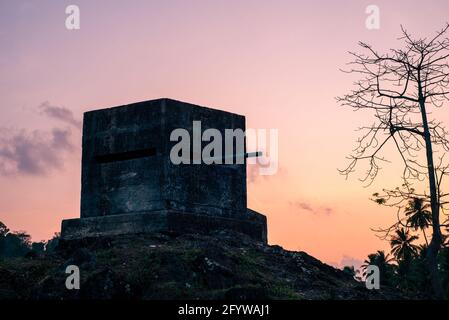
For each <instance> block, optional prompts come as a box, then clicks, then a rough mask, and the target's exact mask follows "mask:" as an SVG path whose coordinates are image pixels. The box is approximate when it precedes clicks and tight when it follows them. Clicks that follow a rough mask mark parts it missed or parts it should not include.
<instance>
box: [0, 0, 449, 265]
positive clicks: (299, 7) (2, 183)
mask: <svg viewBox="0 0 449 320" xmlns="http://www.w3.org/2000/svg"><path fill="white" fill-rule="evenodd" d="M69 4H76V5H78V6H79V8H80V10H81V29H80V30H76V31H69V30H67V29H66V28H65V18H66V14H65V7H66V6H67V5H69ZM369 4H375V5H377V6H379V8H380V19H381V20H380V29H379V30H368V29H366V27H365V19H366V17H367V14H365V8H366V7H367V5H369ZM448 12H449V2H448V1H432V2H426V3H424V2H423V1H394V2H393V1H374V2H371V1H370V2H368V1H330V0H329V1H298V0H296V1H261V0H258V1H250V0H248V1H229V0H227V1H217V0H207V1H206V0H204V1H134V0H131V1H126V2H125V1H111V0H108V1H99V0H95V1H94V0H89V1H81V0H76V1H57V2H56V1H50V0H47V1H29V2H28V1H18V0H17V1H7V0H0V97H1V107H0V134H1V135H2V136H1V138H5V137H6V138H8V139H10V137H14V136H20V137H22V138H23V137H28V138H27V139H28V140H30V139H31V140H32V141H34V142H36V141H37V142H39V143H41V142H42V141H43V142H42V143H45V141H47V142H48V141H49V140H48V139H49V137H51V136H48V135H51V134H52V129H53V128H59V129H61V130H63V131H62V132H64V133H67V134H69V133H70V137H69V139H70V140H69V141H70V143H71V145H72V147H73V148H72V149H70V148H69V145H68V144H66V145H65V147H62V148H61V149H58V153H57V158H56V159H50V160H49V161H50V162H51V163H52V164H53V166H50V167H49V168H46V169H47V170H46V171H45V172H41V173H40V174H36V172H34V173H33V172H19V173H16V174H4V173H3V174H2V175H1V176H0V221H3V222H4V223H6V224H7V225H8V226H9V227H10V228H11V229H13V230H26V231H28V232H29V233H30V234H31V235H32V236H33V239H34V240H40V239H48V238H49V237H50V236H51V235H52V234H53V233H54V232H56V231H59V230H60V223H61V220H62V219H64V218H74V217H78V216H79V202H80V141H81V140H80V138H81V135H80V132H79V130H78V128H77V126H76V125H74V123H75V122H73V121H72V123H70V121H68V120H67V119H68V118H64V119H65V120H66V121H65V122H64V121H61V119H59V120H58V119H55V118H54V117H53V118H52V117H49V115H48V114H47V115H46V114H45V113H44V112H43V111H44V110H45V105H44V107H39V106H40V105H42V103H44V102H48V104H47V106H48V105H51V106H60V107H65V108H67V109H69V110H71V111H72V112H73V115H74V119H75V121H78V120H80V119H81V117H82V113H83V112H84V111H87V110H92V109H98V108H102V107H109V106H115V105H120V104H126V103H131V102H135V101H141V100H149V99H155V98H159V97H170V98H173V99H178V100H182V101H187V102H191V103H195V104H200V105H205V106H209V107H214V108H218V109H224V110H227V111H231V112H235V113H239V114H243V115H245V116H246V117H247V126H248V127H251V128H267V129H269V128H276V129H278V130H279V164H280V170H279V172H278V174H277V175H275V176H271V177H268V178H266V177H259V178H257V179H256V180H255V181H254V182H252V183H250V184H249V185H248V202H249V207H251V208H252V209H255V210H258V211H260V212H262V213H264V214H266V215H267V217H268V228H269V242H270V243H272V244H279V245H282V246H284V247H286V248H288V249H294V250H297V249H300V250H304V251H306V252H308V253H309V254H311V255H313V256H315V257H317V258H319V259H322V260H324V261H326V262H330V263H334V264H338V263H340V262H341V260H342V259H343V260H345V261H348V260H351V259H357V260H363V259H364V258H365V257H366V255H367V254H368V253H371V252H373V251H375V250H377V249H381V248H387V245H386V243H384V242H381V241H380V240H378V239H377V238H376V236H375V235H374V233H373V232H372V231H370V228H372V227H378V226H386V225H388V224H389V223H391V222H393V221H394V210H393V211H392V210H391V209H386V208H382V207H379V206H377V205H375V204H373V203H372V202H370V201H369V199H368V198H369V196H370V195H371V194H372V193H373V192H375V191H379V190H380V189H382V188H384V187H394V186H396V185H398V184H399V183H400V179H399V178H400V172H399V171H397V169H398V167H397V166H395V165H392V166H391V167H389V168H385V170H384V171H383V172H382V173H381V175H380V176H379V177H378V180H377V181H376V182H375V183H374V184H373V185H372V186H371V187H370V188H363V186H362V184H361V183H360V182H359V181H358V180H357V177H358V176H357V175H355V176H353V177H352V178H351V179H349V180H345V179H344V177H343V176H340V175H339V173H338V171H337V168H341V167H343V166H344V164H345V163H346V162H345V156H346V155H347V154H348V153H349V152H350V151H351V150H352V146H353V144H354V141H355V140H356V138H357V133H356V132H355V131H354V129H355V128H356V127H358V126H359V125H362V124H367V123H370V122H371V119H370V117H369V115H368V114H363V113H354V112H352V111H351V110H348V109H343V108H341V107H339V106H338V105H337V103H336V102H335V99H334V97H336V96H338V95H341V94H344V93H345V92H347V91H348V90H349V89H350V88H351V84H352V81H351V78H350V77H348V75H346V74H343V73H341V72H340V71H339V68H341V67H344V65H345V63H346V62H348V61H349V58H350V57H349V56H348V54H347V51H348V50H357V42H358V41H360V40H363V41H365V42H368V43H371V44H373V45H374V46H375V47H376V48H379V49H380V50H383V49H386V48H390V47H394V46H398V45H400V43H399V42H398V41H397V40H396V38H397V37H398V36H399V35H400V24H403V25H404V26H406V28H407V29H408V30H409V31H410V32H411V33H413V34H415V35H419V36H428V35H433V33H434V32H435V31H436V30H438V29H440V28H441V27H442V26H443V25H444V23H445V22H446V21H447V20H449V19H448V16H447V13H448ZM64 137H67V136H64ZM6 138H5V139H6ZM28 140H27V141H28ZM64 141H65V140H64ZM65 142H67V141H65ZM50 147H51V146H50ZM45 155H46V154H45V152H44V154H41V156H45ZM389 158H390V159H391V160H393V161H394V160H397V157H396V156H395V155H393V154H391V155H390V156H389ZM47 160H48V159H47ZM359 173H360V174H361V173H362V172H361V171H359ZM359 176H360V175H359ZM307 206H309V207H310V208H312V210H306V209H304V208H306V207H307ZM328 208H330V209H331V210H328ZM312 211H313V212H312Z"/></svg>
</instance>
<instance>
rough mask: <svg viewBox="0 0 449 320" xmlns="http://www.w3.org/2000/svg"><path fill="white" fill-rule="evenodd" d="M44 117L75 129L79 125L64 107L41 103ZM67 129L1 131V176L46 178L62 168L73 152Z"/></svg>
mask: <svg viewBox="0 0 449 320" xmlns="http://www.w3.org/2000/svg"><path fill="white" fill-rule="evenodd" d="M38 109H39V110H40V111H41V112H42V114H43V115H45V116H47V117H51V118H54V119H57V120H59V122H62V123H65V124H70V125H72V126H74V127H76V128H77V130H78V129H79V128H80V127H81V122H80V121H77V120H76V119H75V118H74V117H73V113H72V112H71V111H70V110H68V109H66V108H63V107H55V106H51V105H50V104H49V103H46V102H45V103H42V104H41V105H40V106H39V107H38ZM71 140H72V130H71V129H70V127H66V128H59V127H54V128H51V129H49V130H26V129H11V128H0V173H1V174H3V175H17V174H19V175H34V176H37V175H46V174H48V173H49V172H51V171H52V170H54V169H61V168H63V166H64V157H65V155H67V154H69V153H73V152H74V151H75V150H76V148H75V147H74V145H73V143H72V141H71Z"/></svg>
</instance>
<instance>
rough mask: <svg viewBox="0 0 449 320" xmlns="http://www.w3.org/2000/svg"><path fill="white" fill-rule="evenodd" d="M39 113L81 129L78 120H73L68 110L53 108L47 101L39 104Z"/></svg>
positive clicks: (71, 113) (58, 107)
mask: <svg viewBox="0 0 449 320" xmlns="http://www.w3.org/2000/svg"><path fill="white" fill-rule="evenodd" d="M38 109H39V110H40V112H41V113H42V114H44V115H46V116H48V117H50V118H54V119H57V120H60V121H62V122H65V123H67V124H70V125H72V126H74V127H76V128H78V129H81V126H82V123H81V121H80V120H78V119H75V117H74V116H73V112H72V111H71V110H70V109H67V108H65V107H60V106H53V105H51V104H50V103H49V102H48V101H45V102H43V103H41V105H40V106H39V107H38Z"/></svg>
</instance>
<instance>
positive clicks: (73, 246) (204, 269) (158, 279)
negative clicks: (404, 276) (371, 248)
mask: <svg viewBox="0 0 449 320" xmlns="http://www.w3.org/2000/svg"><path fill="white" fill-rule="evenodd" d="M68 265H77V266H78V267H79V269H80V273H81V284H80V290H67V289H66V287H65V280H66V277H67V276H68V275H67V274H66V273H65V270H66V267H67V266H68ZM116 298H117V299H128V298H129V299H398V298H401V296H400V295H397V294H396V293H394V292H393V291H391V290H386V291H385V290H383V291H382V290H381V291H376V290H367V289H366V288H365V286H364V284H361V283H359V282H357V281H355V280H354V279H352V277H351V276H350V275H348V274H346V273H344V272H342V271H340V270H338V269H335V268H333V267H331V266H329V265H326V264H324V263H322V262H320V261H319V260H317V259H315V258H313V257H311V256H309V255H308V254H306V253H304V252H293V251H287V250H284V249H282V248H281V247H279V246H269V245H263V244H261V243H258V242H255V241H253V240H251V239H250V238H248V237H246V236H243V235H241V234H237V233H232V232H228V231H221V232H216V233H213V234H210V235H197V234H188V235H174V234H155V235H139V236H127V237H115V238H102V239H88V240H83V241H82V242H80V241H77V242H65V243H64V242H61V243H60V245H59V248H58V250H57V251H56V252H55V253H53V254H51V255H43V256H35V255H28V256H27V257H25V258H20V259H7V260H3V261H0V299H116Z"/></svg>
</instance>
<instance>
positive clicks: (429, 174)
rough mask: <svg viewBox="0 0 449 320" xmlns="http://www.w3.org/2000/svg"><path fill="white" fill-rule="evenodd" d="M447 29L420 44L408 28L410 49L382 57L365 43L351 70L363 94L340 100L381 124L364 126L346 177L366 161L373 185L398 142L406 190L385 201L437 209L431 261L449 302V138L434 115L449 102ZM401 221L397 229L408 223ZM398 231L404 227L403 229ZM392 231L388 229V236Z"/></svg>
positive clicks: (435, 281)
mask: <svg viewBox="0 0 449 320" xmlns="http://www.w3.org/2000/svg"><path fill="white" fill-rule="evenodd" d="M448 28H449V24H447V25H446V26H445V27H444V28H443V29H442V30H440V31H439V32H437V33H436V35H435V36H433V37H432V38H419V39H416V38H413V37H412V36H411V35H410V34H409V33H408V32H407V31H406V30H405V29H404V28H401V29H402V36H401V38H399V39H400V40H402V41H403V44H404V45H403V49H391V50H390V51H388V52H387V53H379V52H378V51H376V50H375V49H373V48H372V46H370V45H368V44H366V43H363V42H360V43H359V45H360V46H361V48H362V49H364V53H362V54H359V53H354V52H350V54H351V55H352V56H353V58H354V60H353V61H352V62H351V63H349V66H350V67H349V70H346V71H344V72H348V73H353V74H358V75H359V76H360V79H359V80H358V81H356V82H355V89H353V90H352V91H351V92H350V93H348V94H346V95H344V96H342V97H339V98H337V100H338V101H339V102H340V103H341V105H343V106H349V107H351V108H353V109H355V110H366V111H371V113H372V115H373V117H374V123H373V124H372V125H370V126H366V127H361V128H360V130H361V131H362V136H361V137H360V138H359V139H358V141H357V146H356V148H355V149H354V152H353V154H352V155H351V156H350V163H349V165H348V166H347V167H346V168H345V169H343V170H341V173H342V174H344V175H346V176H347V175H349V174H350V173H351V172H353V171H354V169H355V167H356V165H357V164H358V163H359V162H361V161H367V163H368V170H367V173H366V175H365V176H364V177H363V178H362V179H361V180H362V181H365V182H366V183H368V184H370V183H371V182H372V181H373V180H374V179H375V178H376V176H377V174H378V172H379V169H380V167H379V164H380V163H381V162H388V160H387V159H386V158H385V157H384V156H382V151H383V149H384V147H385V146H386V145H387V144H389V143H391V144H392V145H393V146H394V147H395V148H396V149H397V151H398V152H399V154H400V156H401V159H402V162H403V165H404V169H403V172H402V178H403V185H402V187H401V188H397V189H394V190H384V192H385V195H383V196H379V194H375V195H376V196H378V197H379V198H380V199H382V200H379V201H378V202H379V203H381V204H390V205H392V202H393V204H394V205H396V206H401V203H402V202H404V203H407V202H408V201H410V199H412V198H422V199H424V201H426V202H427V203H429V204H430V209H431V210H430V211H431V213H432V219H431V227H432V238H431V241H430V243H429V247H428V251H427V262H428V267H429V273H430V275H431V279H432V286H433V289H434V291H435V294H436V295H437V296H438V297H442V296H443V290H442V287H441V282H440V277H439V274H438V264H437V255H438V252H439V250H440V248H441V246H442V244H443V235H442V233H441V226H442V224H444V223H447V222H443V223H441V222H440V218H441V217H440V211H441V212H443V213H444V210H445V208H444V205H445V204H447V203H448V201H447V200H445V197H446V196H448V195H449V193H444V191H443V190H442V186H443V179H444V177H445V176H447V175H448V174H449V170H448V168H449V165H448V164H447V163H445V159H444V155H445V154H446V153H447V152H448V151H449V140H448V132H447V131H446V129H445V128H444V126H443V125H442V123H441V122H440V121H438V120H437V119H432V118H431V116H432V115H431V109H432V108H439V107H442V106H443V105H444V103H445V102H446V101H447V100H448V99H449V72H448V71H449V64H448V60H449V59H448V58H449V38H448V37H447V35H446V32H447V30H448ZM418 181H425V182H426V183H425V186H424V187H423V189H424V191H423V192H422V193H417V192H416V190H415V188H414V186H413V185H414V184H416V183H417V182H418ZM401 221H402V219H401V218H399V217H398V223H397V224H396V227H399V225H400V224H401V223H402V222H401ZM396 229H397V228H396ZM390 230H392V229H391V228H388V229H385V230H384V231H386V232H387V233H388V232H389V231H390Z"/></svg>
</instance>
